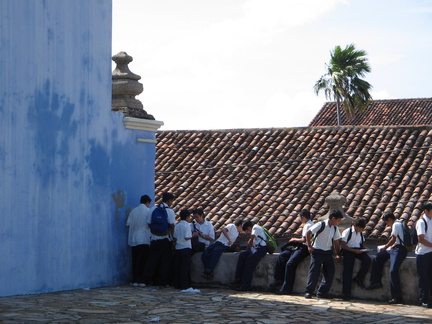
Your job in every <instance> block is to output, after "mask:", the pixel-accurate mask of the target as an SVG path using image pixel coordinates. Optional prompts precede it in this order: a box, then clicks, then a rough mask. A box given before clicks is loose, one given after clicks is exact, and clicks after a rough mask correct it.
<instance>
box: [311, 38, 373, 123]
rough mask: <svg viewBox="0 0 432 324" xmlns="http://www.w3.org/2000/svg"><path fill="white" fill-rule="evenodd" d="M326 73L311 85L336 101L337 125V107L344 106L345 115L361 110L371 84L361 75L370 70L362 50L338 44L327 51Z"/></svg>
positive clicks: (363, 107) (369, 97) (366, 102)
mask: <svg viewBox="0 0 432 324" xmlns="http://www.w3.org/2000/svg"><path fill="white" fill-rule="evenodd" d="M330 56H331V58H330V62H329V64H326V66H327V73H326V74H324V75H323V76H322V77H321V78H320V79H319V80H318V81H317V82H316V83H315V86H314V90H315V93H316V94H317V95H318V93H319V92H320V91H321V90H324V93H325V96H326V99H327V100H335V101H336V109H337V120H338V125H341V116H340V108H341V104H342V108H344V109H345V112H346V114H347V116H348V118H350V119H352V118H353V117H354V115H355V114H356V113H361V112H362V111H363V110H365V108H366V107H367V104H368V101H369V100H371V99H372V97H371V95H370V93H369V90H370V89H371V88H372V86H371V85H370V84H369V83H368V82H367V81H365V80H362V79H361V77H364V75H365V74H366V73H367V72H370V71H371V68H370V66H369V62H368V59H367V58H366V52H365V51H363V50H356V48H355V46H354V44H350V45H347V46H346V47H345V49H341V47H340V46H339V45H338V46H336V47H335V48H334V50H333V51H332V52H330Z"/></svg>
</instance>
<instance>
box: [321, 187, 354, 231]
mask: <svg viewBox="0 0 432 324" xmlns="http://www.w3.org/2000/svg"><path fill="white" fill-rule="evenodd" d="M325 202H326V204H327V205H328V206H329V212H328V214H327V215H324V216H322V217H320V218H319V219H318V220H319V221H322V220H325V219H328V216H329V215H330V213H331V212H332V211H333V210H339V211H340V212H341V213H342V215H343V216H344V217H343V218H342V221H341V222H340V224H339V228H340V229H341V230H344V229H346V228H348V227H350V226H351V225H352V224H353V221H354V219H353V218H352V217H349V216H347V215H346V214H345V212H344V210H343V208H342V207H343V206H344V205H345V204H346V198H345V197H344V196H342V195H341V194H339V192H337V191H333V192H332V193H331V194H330V195H329V196H328V197H327V198H326V199H325Z"/></svg>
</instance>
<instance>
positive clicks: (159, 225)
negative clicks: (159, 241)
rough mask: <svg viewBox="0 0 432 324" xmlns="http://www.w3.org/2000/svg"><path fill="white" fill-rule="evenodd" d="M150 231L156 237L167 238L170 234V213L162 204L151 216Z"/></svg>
mask: <svg viewBox="0 0 432 324" xmlns="http://www.w3.org/2000/svg"><path fill="white" fill-rule="evenodd" d="M150 231H151V233H152V234H154V235H156V236H165V235H167V234H168V232H169V224H168V213H167V211H166V207H165V206H164V205H162V204H161V205H159V206H158V207H156V208H155V209H154V210H153V212H152V214H151V223H150Z"/></svg>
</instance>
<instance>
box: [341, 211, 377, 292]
mask: <svg viewBox="0 0 432 324" xmlns="http://www.w3.org/2000/svg"><path fill="white" fill-rule="evenodd" d="M365 226H366V221H365V220H364V219H363V218H357V219H356V220H354V224H353V225H352V226H351V227H349V228H347V229H346V230H344V231H343V232H342V239H341V248H342V250H341V254H342V257H343V274H342V299H344V300H350V299H351V286H352V285H351V284H352V282H355V283H356V284H357V285H358V286H359V287H361V288H363V289H364V288H366V287H365V285H364V279H365V277H366V273H367V272H368V270H369V266H370V264H371V258H370V257H369V255H368V254H367V253H368V249H366V247H365V246H364V237H363V234H362V231H363V229H364V228H365ZM355 259H358V260H360V270H359V271H358V273H357V274H356V276H355V277H354V278H353V272H354V263H355Z"/></svg>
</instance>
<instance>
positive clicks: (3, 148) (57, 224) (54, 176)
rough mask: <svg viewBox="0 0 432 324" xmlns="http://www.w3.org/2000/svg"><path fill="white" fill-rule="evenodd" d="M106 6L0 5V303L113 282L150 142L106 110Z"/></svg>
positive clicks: (150, 169)
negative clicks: (7, 298) (13, 297)
mask: <svg viewBox="0 0 432 324" xmlns="http://www.w3.org/2000/svg"><path fill="white" fill-rule="evenodd" d="M111 10H112V4H111V0H94V1H93V0H92V1H88V0H64V1H57V0H44V1H33V0H3V1H0V48H1V51H2V55H0V206H1V213H0V223H1V224H0V260H1V262H0V296H7V295H17V294H31V293H41V292H50V291H58V290H70V289H77V288H91V287H97V286H104V285H113V284H119V283H124V282H126V281H127V280H128V279H129V273H130V271H129V270H130V264H129V263H130V261H129V248H128V247H127V231H126V228H125V225H124V223H125V218H126V214H127V213H128V210H130V209H131V208H132V207H134V206H136V205H137V204H138V203H139V197H140V196H141V195H142V194H148V195H150V196H151V197H153V195H154V159H155V144H152V143H145V142H138V141H137V139H138V138H141V139H149V140H155V134H154V132H151V131H149V132H147V131H137V130H129V129H125V128H124V126H123V115H122V114H121V113H116V112H112V111H111V55H112V53H111Z"/></svg>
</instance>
